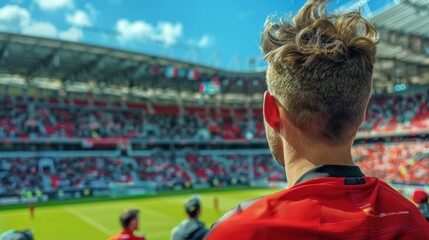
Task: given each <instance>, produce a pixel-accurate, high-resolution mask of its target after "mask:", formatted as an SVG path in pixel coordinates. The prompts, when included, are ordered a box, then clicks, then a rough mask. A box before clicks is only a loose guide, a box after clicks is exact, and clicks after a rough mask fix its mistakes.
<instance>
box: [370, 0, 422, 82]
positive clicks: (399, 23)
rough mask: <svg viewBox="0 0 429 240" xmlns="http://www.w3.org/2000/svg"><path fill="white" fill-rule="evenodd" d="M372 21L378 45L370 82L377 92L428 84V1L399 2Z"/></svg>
mask: <svg viewBox="0 0 429 240" xmlns="http://www.w3.org/2000/svg"><path fill="white" fill-rule="evenodd" d="M372 21H373V22H374V24H375V27H376V28H377V30H378V33H379V37H380V44H379V47H378V50H377V64H376V71H375V74H374V79H375V82H376V84H377V85H378V87H379V88H380V89H389V88H390V89H391V88H392V86H393V85H394V84H397V83H405V84H408V85H410V86H412V85H421V84H428V83H429V0H400V1H397V4H395V5H393V6H391V7H389V8H387V9H385V10H383V11H382V12H380V13H378V14H376V15H375V16H374V17H373V18H372Z"/></svg>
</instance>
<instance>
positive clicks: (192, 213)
mask: <svg viewBox="0 0 429 240" xmlns="http://www.w3.org/2000/svg"><path fill="white" fill-rule="evenodd" d="M200 208H201V204H200V200H199V198H198V197H195V196H194V197H192V198H191V199H189V200H188V201H187V202H186V204H185V210H186V213H187V214H188V216H189V217H190V218H198V217H199V214H200Z"/></svg>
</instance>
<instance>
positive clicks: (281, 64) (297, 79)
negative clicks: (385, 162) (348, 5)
mask: <svg viewBox="0 0 429 240" xmlns="http://www.w3.org/2000/svg"><path fill="white" fill-rule="evenodd" d="M328 2H329V1H324V0H310V1H309V2H308V3H307V4H306V5H304V7H303V8H302V9H301V10H300V11H299V12H298V13H297V15H296V16H295V18H294V19H293V21H286V20H283V19H282V20H281V21H280V22H279V23H275V22H272V21H267V23H266V25H265V30H264V34H263V38H262V43H261V48H262V50H263V51H264V52H265V54H266V55H265V58H266V60H267V61H268V64H269V67H268V71H267V85H268V91H269V92H270V93H271V94H272V95H273V96H275V97H276V98H277V99H278V100H279V102H280V103H281V104H282V105H283V106H284V107H285V109H286V111H287V118H288V119H289V121H290V122H291V123H292V124H293V125H294V126H295V127H296V128H297V129H299V130H300V131H301V132H303V133H304V134H305V135H306V136H308V137H310V138H311V139H316V140H319V141H323V142H326V143H328V144H333V145H335V144H339V143H342V142H344V141H350V140H352V139H353V138H354V136H355V134H356V132H357V129H358V128H359V126H360V124H361V123H362V121H363V119H364V116H365V111H366V106H367V104H368V101H369V97H370V92H371V78H372V71H373V65H374V61H375V53H376V45H377V40H376V30H375V29H374V27H373V25H372V24H370V23H369V22H368V21H367V20H365V19H364V18H363V17H362V16H361V14H360V12H351V13H347V14H343V15H341V14H332V15H329V14H328V13H327V10H326V6H327V4H328Z"/></svg>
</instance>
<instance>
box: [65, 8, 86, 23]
mask: <svg viewBox="0 0 429 240" xmlns="http://www.w3.org/2000/svg"><path fill="white" fill-rule="evenodd" d="M66 21H67V22H68V23H69V24H71V25H73V26H92V21H91V19H90V18H89V16H88V14H86V12H84V11H82V10H76V11H75V12H74V13H73V14H67V15H66Z"/></svg>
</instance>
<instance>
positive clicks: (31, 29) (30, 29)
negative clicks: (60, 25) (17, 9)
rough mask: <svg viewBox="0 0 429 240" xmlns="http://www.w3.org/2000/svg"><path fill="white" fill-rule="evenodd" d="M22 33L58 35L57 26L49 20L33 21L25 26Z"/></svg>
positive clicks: (46, 35) (45, 35)
mask: <svg viewBox="0 0 429 240" xmlns="http://www.w3.org/2000/svg"><path fill="white" fill-rule="evenodd" d="M22 33H24V34H28V35H34V36H40V37H52V38H53V37H56V36H57V33H58V32H57V28H56V27H55V26H54V25H53V24H52V23H49V22H37V21H35V22H31V23H30V24H29V25H27V26H25V27H23V29H22Z"/></svg>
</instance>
